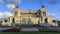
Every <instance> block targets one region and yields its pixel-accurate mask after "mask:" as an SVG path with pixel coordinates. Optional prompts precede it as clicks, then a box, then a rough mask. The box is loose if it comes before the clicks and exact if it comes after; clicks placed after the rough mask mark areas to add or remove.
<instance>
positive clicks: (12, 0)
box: [7, 0, 21, 3]
mask: <svg viewBox="0 0 60 34" xmlns="http://www.w3.org/2000/svg"><path fill="white" fill-rule="evenodd" d="M7 1H8V2H10V3H21V0H7Z"/></svg>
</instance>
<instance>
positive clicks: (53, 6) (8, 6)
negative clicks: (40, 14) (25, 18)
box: [0, 0, 60, 19]
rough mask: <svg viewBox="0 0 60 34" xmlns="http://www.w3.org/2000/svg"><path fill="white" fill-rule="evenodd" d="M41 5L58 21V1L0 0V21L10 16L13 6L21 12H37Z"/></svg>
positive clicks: (59, 13)
mask: <svg viewBox="0 0 60 34" xmlns="http://www.w3.org/2000/svg"><path fill="white" fill-rule="evenodd" d="M42 5H44V6H45V8H46V9H47V13H48V14H49V15H52V17H53V18H54V19H56V18H57V19H60V0H0V19H1V18H6V17H9V16H11V15H12V13H13V11H12V9H13V8H15V6H19V8H20V9H21V10H29V9H31V10H39V9H40V8H41V6H42ZM5 15H6V16H5Z"/></svg>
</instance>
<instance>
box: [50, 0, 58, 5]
mask: <svg viewBox="0 0 60 34" xmlns="http://www.w3.org/2000/svg"><path fill="white" fill-rule="evenodd" d="M56 3H57V0H50V2H49V4H56Z"/></svg>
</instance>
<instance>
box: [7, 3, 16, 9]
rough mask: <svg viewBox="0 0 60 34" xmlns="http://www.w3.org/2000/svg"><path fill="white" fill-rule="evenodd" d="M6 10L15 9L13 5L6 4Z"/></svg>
mask: <svg viewBox="0 0 60 34" xmlns="http://www.w3.org/2000/svg"><path fill="white" fill-rule="evenodd" d="M7 8H9V9H13V8H15V5H14V4H8V5H7Z"/></svg>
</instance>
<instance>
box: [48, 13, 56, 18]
mask: <svg viewBox="0 0 60 34" xmlns="http://www.w3.org/2000/svg"><path fill="white" fill-rule="evenodd" d="M48 15H50V16H52V17H53V16H56V14H55V13H48Z"/></svg>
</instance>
